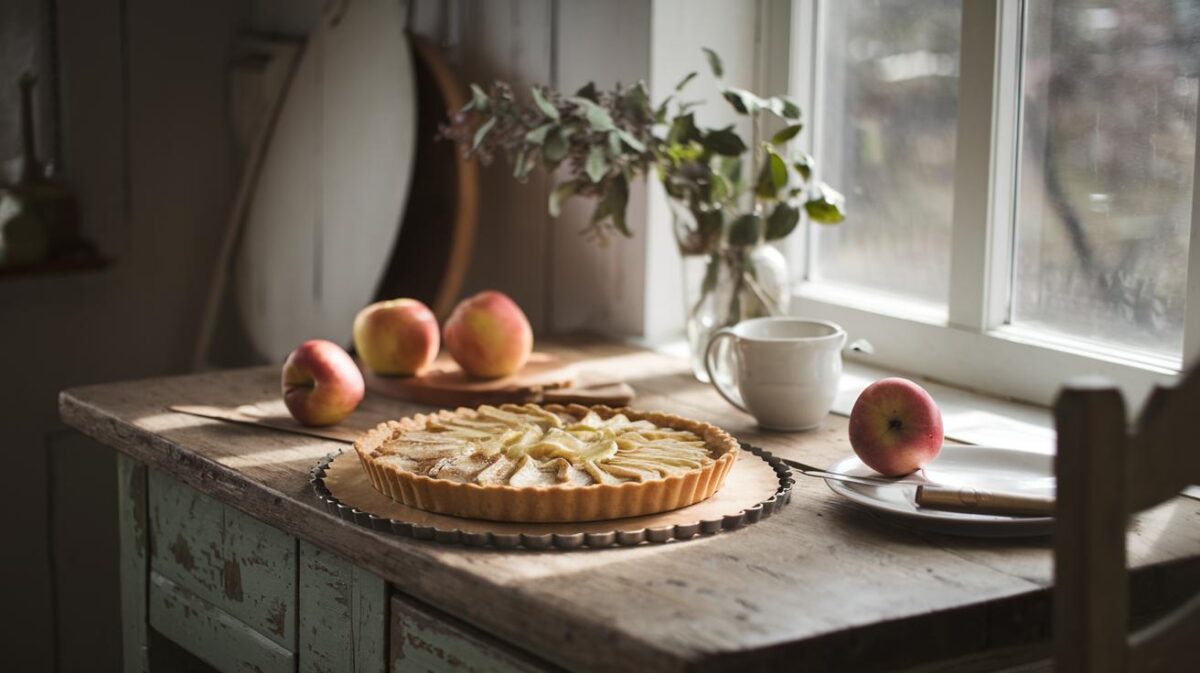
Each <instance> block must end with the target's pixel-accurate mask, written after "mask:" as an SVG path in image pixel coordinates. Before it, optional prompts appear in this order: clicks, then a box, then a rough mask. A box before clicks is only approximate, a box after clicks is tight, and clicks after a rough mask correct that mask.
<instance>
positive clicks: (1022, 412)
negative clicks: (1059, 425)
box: [634, 340, 1200, 500]
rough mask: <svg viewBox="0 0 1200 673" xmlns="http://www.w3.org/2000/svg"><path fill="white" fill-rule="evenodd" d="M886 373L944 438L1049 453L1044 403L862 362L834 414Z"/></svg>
mask: <svg viewBox="0 0 1200 673" xmlns="http://www.w3.org/2000/svg"><path fill="white" fill-rule="evenodd" d="M634 343H636V345H638V346H640V347H642V348H649V349H650V350H653V351H655V352H657V353H661V354H663V355H667V356H670V357H673V358H677V359H680V360H685V361H686V360H687V359H688V346H687V342H686V341H684V340H676V341H669V342H665V343H661V344H646V343H642V342H634ZM888 376H908V377H909V378H918V380H919V381H920V383H921V385H922V386H923V387H924V388H925V389H926V390H928V391H929V394H930V395H932V396H933V399H935V400H937V403H938V407H939V408H940V409H941V411H942V423H943V425H944V427H945V433H946V437H947V438H948V439H952V440H954V441H958V442H963V443H966V444H977V445H980V446H995V447H1001V448H1006V449H1014V450H1017V451H1032V452H1035V453H1042V454H1053V453H1054V446H1055V437H1056V435H1055V432H1054V418H1053V415H1052V414H1051V411H1050V409H1048V408H1046V407H1039V406H1034V405H1030V404H1021V403H1018V402H1012V401H1009V400H1003V399H1000V398H998V397H991V396H988V395H983V394H980V393H976V392H971V391H969V390H963V389H962V388H955V387H953V386H948V385H945V384H941V383H936V382H934V381H928V380H925V379H920V378H919V377H913V376H911V375H906V374H899V373H897V372H894V371H890V370H887V369H884V368H882V367H877V366H873V365H868V364H865V363H862V362H851V361H846V363H845V367H844V369H843V373H842V381H841V385H840V386H839V388H838V396H837V399H836V400H834V402H833V413H835V414H839V415H841V416H849V415H850V409H851V408H852V407H853V406H854V401H855V400H857V399H858V396H859V394H860V393H862V391H863V389H864V388H866V387H867V386H868V385H870V384H871V383H872V382H874V381H878V380H879V379H882V378H886V377H888ZM1183 494H1184V495H1186V496H1189V497H1192V498H1195V499H1197V500H1200V486H1189V487H1188V488H1186V489H1184V491H1183Z"/></svg>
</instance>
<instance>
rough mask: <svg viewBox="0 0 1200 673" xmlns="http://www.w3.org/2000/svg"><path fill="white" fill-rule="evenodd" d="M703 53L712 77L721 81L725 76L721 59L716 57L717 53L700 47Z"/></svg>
mask: <svg viewBox="0 0 1200 673" xmlns="http://www.w3.org/2000/svg"><path fill="white" fill-rule="evenodd" d="M701 50H703V51H704V57H705V58H707V59H708V67H709V68H710V69H711V70H712V74H713V77H716V78H717V79H721V78H722V77H724V76H725V66H724V65H723V64H722V63H721V57H720V56H717V52H715V51H713V50H712V49H709V48H708V47H701Z"/></svg>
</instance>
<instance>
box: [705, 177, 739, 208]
mask: <svg viewBox="0 0 1200 673" xmlns="http://www.w3.org/2000/svg"><path fill="white" fill-rule="evenodd" d="M731 196H733V183H731V182H730V181H729V178H727V177H725V176H724V175H721V173H719V172H714V173H713V174H712V181H711V182H710V183H709V185H708V201H709V203H723V202H724V201H725V200H726V199H728V198H729V197H731Z"/></svg>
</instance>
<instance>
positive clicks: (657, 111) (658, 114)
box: [654, 96, 674, 124]
mask: <svg viewBox="0 0 1200 673" xmlns="http://www.w3.org/2000/svg"><path fill="white" fill-rule="evenodd" d="M672 98H674V96H667V97H666V98H664V99H663V102H661V103H659V104H658V107H656V108H654V123H655V124H664V123H666V121H667V104H669V103H670V102H671V99H672Z"/></svg>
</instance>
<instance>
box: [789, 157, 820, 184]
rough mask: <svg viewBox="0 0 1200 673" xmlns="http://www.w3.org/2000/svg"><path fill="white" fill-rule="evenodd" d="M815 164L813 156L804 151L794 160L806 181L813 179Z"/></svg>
mask: <svg viewBox="0 0 1200 673" xmlns="http://www.w3.org/2000/svg"><path fill="white" fill-rule="evenodd" d="M814 164H815V162H814V161H813V158H812V157H810V156H809V155H807V154H804V153H803V152H801V153H800V155H799V156H797V157H796V159H795V160H793V161H792V166H793V167H794V168H795V169H796V172H797V173H799V174H800V177H802V178H804V179H805V181H807V180H810V179H812V174H813V168H814Z"/></svg>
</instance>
